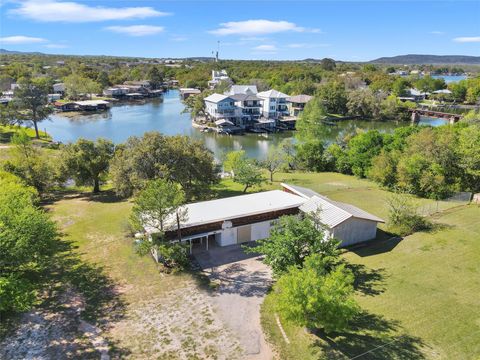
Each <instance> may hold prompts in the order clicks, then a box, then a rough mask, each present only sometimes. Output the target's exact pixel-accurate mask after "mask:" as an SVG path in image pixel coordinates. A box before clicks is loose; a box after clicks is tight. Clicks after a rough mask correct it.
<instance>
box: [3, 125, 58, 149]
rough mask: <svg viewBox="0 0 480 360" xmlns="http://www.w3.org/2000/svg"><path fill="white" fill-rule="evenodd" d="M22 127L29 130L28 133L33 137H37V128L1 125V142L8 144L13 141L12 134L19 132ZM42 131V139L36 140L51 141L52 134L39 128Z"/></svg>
mask: <svg viewBox="0 0 480 360" xmlns="http://www.w3.org/2000/svg"><path fill="white" fill-rule="evenodd" d="M40 126H41V124H40ZM21 129H24V130H25V131H26V132H27V135H28V136H30V137H31V138H32V139H34V138H35V129H34V128H28V127H24V126H18V125H14V126H9V125H0V144H8V143H10V141H11V138H12V136H13V135H14V134H15V133H17V132H19V131H20V130H21ZM39 133H40V138H41V139H40V140H36V141H42V142H43V141H51V137H50V135H48V134H47V133H45V132H44V131H41V130H39Z"/></svg>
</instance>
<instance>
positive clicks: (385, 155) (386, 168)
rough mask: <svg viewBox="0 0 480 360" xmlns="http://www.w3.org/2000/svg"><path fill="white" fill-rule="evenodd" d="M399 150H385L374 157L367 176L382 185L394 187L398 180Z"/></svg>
mask: <svg viewBox="0 0 480 360" xmlns="http://www.w3.org/2000/svg"><path fill="white" fill-rule="evenodd" d="M399 157H400V152H399V151H390V152H388V151H385V149H382V151H381V152H380V154H379V155H377V156H375V157H374V158H373V159H372V166H371V167H370V168H369V169H368V171H367V177H368V178H370V179H372V180H373V181H375V182H377V183H379V184H380V185H382V186H386V187H388V188H393V187H394V186H395V184H396V182H397V165H398V159H399Z"/></svg>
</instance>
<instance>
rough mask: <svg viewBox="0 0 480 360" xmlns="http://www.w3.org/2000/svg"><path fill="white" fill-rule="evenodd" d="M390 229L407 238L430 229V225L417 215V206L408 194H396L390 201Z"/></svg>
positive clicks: (391, 196)
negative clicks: (416, 232)
mask: <svg viewBox="0 0 480 360" xmlns="http://www.w3.org/2000/svg"><path fill="white" fill-rule="evenodd" d="M387 202H388V227H389V228H390V230H391V231H393V232H394V233H398V234H399V235H401V236H406V235H409V234H412V233H414V232H415V231H419V230H424V229H428V228H429V227H430V223H429V222H428V221H427V220H426V219H425V218H424V217H422V216H420V215H418V213H417V205H416V203H415V202H414V200H413V199H412V198H411V197H410V196H409V195H407V194H401V193H394V194H391V195H390V196H389V197H388V199H387Z"/></svg>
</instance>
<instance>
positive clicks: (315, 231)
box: [245, 214, 339, 276]
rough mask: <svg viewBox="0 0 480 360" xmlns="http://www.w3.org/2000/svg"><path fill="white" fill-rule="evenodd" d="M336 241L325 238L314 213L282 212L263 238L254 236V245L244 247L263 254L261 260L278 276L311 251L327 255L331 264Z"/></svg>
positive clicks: (336, 249) (334, 256) (336, 250)
mask: <svg viewBox="0 0 480 360" xmlns="http://www.w3.org/2000/svg"><path fill="white" fill-rule="evenodd" d="M338 245H339V242H338V241H337V240H335V239H332V238H328V239H326V238H325V230H324V228H323V226H322V225H321V223H320V222H319V221H318V215H317V214H314V215H312V216H310V215H308V216H306V217H305V218H303V219H300V218H299V217H298V216H282V217H281V218H280V219H279V221H278V223H276V224H275V226H274V227H273V228H272V229H271V231H270V236H269V237H268V238H267V239H263V240H258V241H257V246H255V247H253V248H248V247H247V248H245V251H247V252H254V253H260V254H263V255H265V258H264V260H263V261H264V262H265V263H266V264H268V265H269V266H270V267H271V268H272V271H273V273H274V275H275V276H280V275H282V274H283V273H285V272H286V271H287V270H288V269H289V267H291V266H294V267H298V268H301V267H302V266H303V263H304V261H305V258H306V257H307V256H309V255H311V254H320V255H321V256H322V257H328V259H329V261H330V262H331V263H332V264H333V263H334V262H335V261H337V260H338V257H339V251H338Z"/></svg>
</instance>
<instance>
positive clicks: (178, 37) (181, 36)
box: [170, 35, 188, 41]
mask: <svg viewBox="0 0 480 360" xmlns="http://www.w3.org/2000/svg"><path fill="white" fill-rule="evenodd" d="M170 40H171V41H187V40H188V37H186V36H183V35H174V36H172V37H171V38H170Z"/></svg>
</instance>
